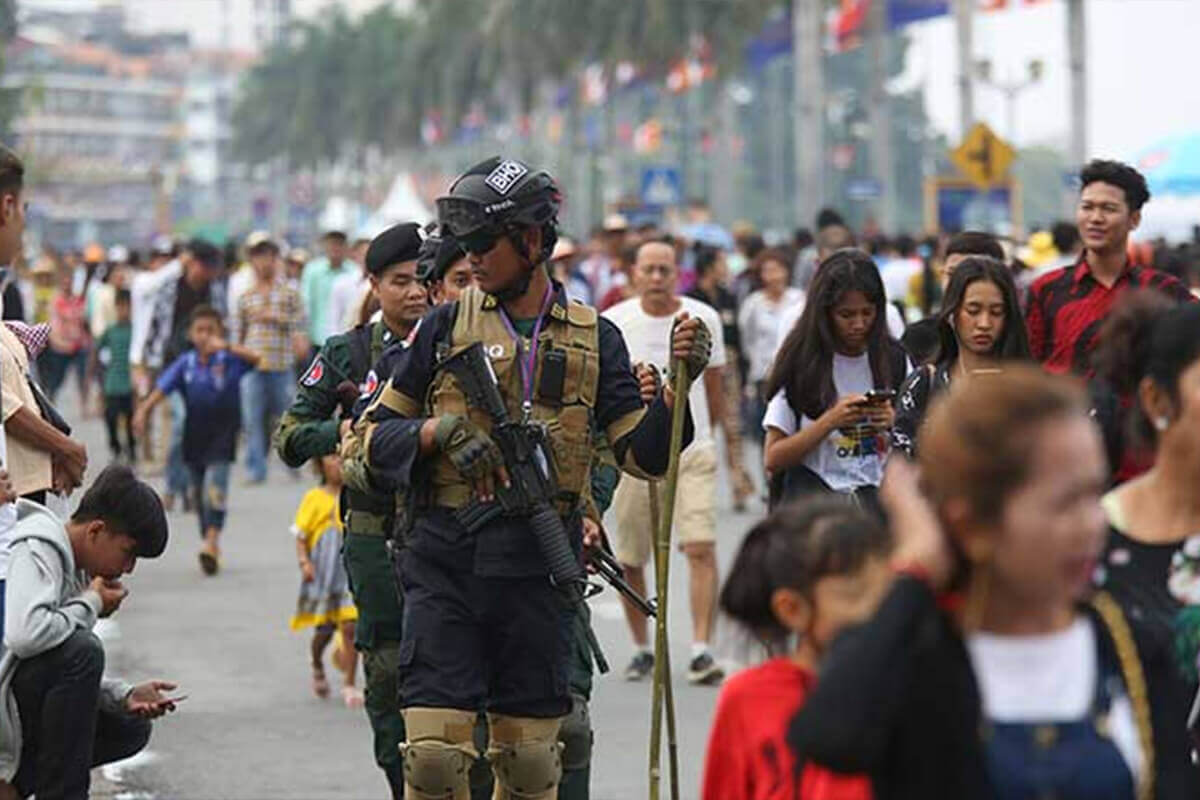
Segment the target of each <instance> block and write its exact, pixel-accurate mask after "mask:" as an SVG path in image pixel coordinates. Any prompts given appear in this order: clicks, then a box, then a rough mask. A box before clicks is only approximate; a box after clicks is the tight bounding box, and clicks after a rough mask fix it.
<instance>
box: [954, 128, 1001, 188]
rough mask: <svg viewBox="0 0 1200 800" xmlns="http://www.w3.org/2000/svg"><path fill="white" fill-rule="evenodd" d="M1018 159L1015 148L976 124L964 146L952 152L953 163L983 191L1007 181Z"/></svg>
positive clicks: (989, 129) (967, 136) (990, 130)
mask: <svg viewBox="0 0 1200 800" xmlns="http://www.w3.org/2000/svg"><path fill="white" fill-rule="evenodd" d="M1016 157H1017V153H1016V151H1015V150H1013V148H1012V146H1011V145H1009V143H1008V142H1006V141H1004V140H1003V139H1001V138H1000V137H999V136H997V135H996V134H995V133H993V132H992V129H991V128H989V127H988V126H987V125H984V124H983V123H982V122H977V123H975V126H974V127H972V128H971V130H969V131H968V132H967V135H966V137H964V138H963V142H962V144H960V145H959V146H958V147H956V148H955V149H954V150H951V151H950V160H951V161H953V162H954V165H955V166H956V167H958V168H959V170H960V171H961V172H962V174H963V175H964V176H966V178H967V180H969V181H970V182H971V183H973V184H975V185H976V186H978V187H980V188H981V189H986V188H988V187H990V186H994V185H995V184H997V183H999V182H1001V181H1003V180H1004V179H1005V178H1007V177H1008V170H1009V168H1010V167H1012V163H1013V161H1014V160H1015V159H1016Z"/></svg>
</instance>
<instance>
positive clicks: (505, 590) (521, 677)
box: [400, 548, 574, 717]
mask: <svg viewBox="0 0 1200 800" xmlns="http://www.w3.org/2000/svg"><path fill="white" fill-rule="evenodd" d="M400 559H401V563H400V572H401V575H402V576H403V586H404V639H403V640H402V641H401V643H400V707H401V708H408V707H411V706H425V707H431V708H459V709H465V710H468V711H475V710H487V711H492V712H495V713H498V714H509V715H512V716H519V717H561V716H564V715H565V714H566V713H567V712H568V711H570V710H571V695H570V692H569V690H568V681H567V673H568V670H569V668H570V647H571V625H572V617H573V615H574V612H572V611H570V610H569V609H568V608H567V607H566V605H565V604H564V603H563V599H562V597H561V595H560V594H559V592H558V590H557V589H555V588H554V587H553V586H551V584H550V581H549V580H547V579H546V578H541V577H538V578H483V577H480V576H478V575H474V574H472V573H471V572H470V571H469V570H464V571H456V570H451V569H447V568H446V567H445V566H444V565H442V564H440V563H438V562H436V561H433V560H431V559H428V558H423V557H422V556H420V555H417V554H416V553H415V552H413V550H412V548H408V549H406V550H405V551H404V552H403V553H402V554H401V556H400Z"/></svg>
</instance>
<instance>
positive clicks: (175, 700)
mask: <svg viewBox="0 0 1200 800" xmlns="http://www.w3.org/2000/svg"><path fill="white" fill-rule="evenodd" d="M187 699H188V696H187V695H186V694H181V695H179V697H168V698H167V699H165V700H163V701H162V702H164V703H182V702H183V701H184V700H187Z"/></svg>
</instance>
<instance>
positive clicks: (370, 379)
mask: <svg viewBox="0 0 1200 800" xmlns="http://www.w3.org/2000/svg"><path fill="white" fill-rule="evenodd" d="M378 388H379V376H378V375H376V374H375V370H371V371H370V372H368V373H367V379H366V380H365V381H363V385H362V395H363V397H370V396H371V395H373V394H375V390H376V389H378Z"/></svg>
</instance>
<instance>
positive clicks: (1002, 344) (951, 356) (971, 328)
mask: <svg viewBox="0 0 1200 800" xmlns="http://www.w3.org/2000/svg"><path fill="white" fill-rule="evenodd" d="M937 332H938V349H937V354H936V355H935V357H934V359H933V362H932V363H931V364H928V365H921V366H919V367H917V368H916V369H915V370H913V372H912V373H911V374H909V376H908V377H907V378H906V379H905V381H904V384H903V385H902V386H901V387H900V396H899V399H898V400H897V402H896V422H895V425H894V426H893V428H892V447H894V448H896V449H898V450H901V451H902V452H905V453H907V454H908V455H909V456H913V455H915V454H916V449H917V435H918V433H919V431H920V428H921V423H922V421H924V419H925V413H926V411H927V410H928V408H929V402H930V400H932V399H933V398H934V397H935V396H936V395H937V394H938V393H939V392H941V391H942V390H943V389H945V388H946V387H947V386H949V385H950V382H951V381H953V380H960V379H962V378H966V377H969V376H971V375H975V374H987V373H989V372H995V371H997V370H999V369H1000V368H1001V367H1002V364H1001V363H1000V362H1002V361H1005V360H1010V359H1028V358H1029V357H1030V356H1029V340H1028V338H1026V336H1025V320H1024V318H1023V317H1022V316H1021V303H1020V300H1019V299H1018V297H1017V287H1016V285H1015V284H1014V283H1013V279H1012V275H1011V274H1010V273H1009V271H1008V268H1007V267H1006V266H1004V264H1003V263H1002V262H1000V261H997V260H996V259H994V258H988V257H987V256H967V257H966V258H964V259H963V260H962V261H960V262H959V263H958V265H957V267H956V268H955V270H954V273H953V275H952V276H951V277H950V282H949V284H948V285H947V286H946V294H945V300H944V302H943V304H942V310H941V312H939V314H938V316H937Z"/></svg>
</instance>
